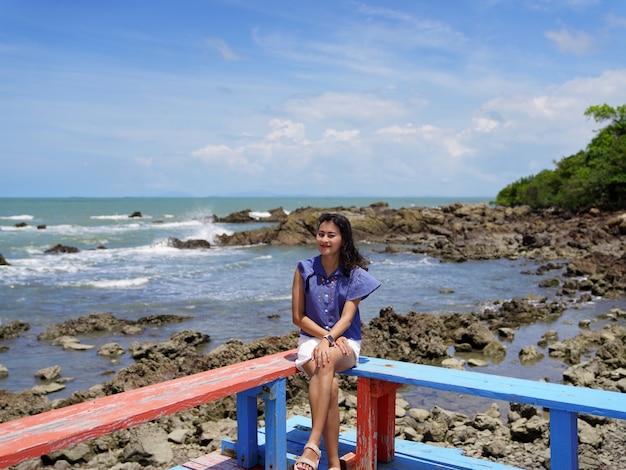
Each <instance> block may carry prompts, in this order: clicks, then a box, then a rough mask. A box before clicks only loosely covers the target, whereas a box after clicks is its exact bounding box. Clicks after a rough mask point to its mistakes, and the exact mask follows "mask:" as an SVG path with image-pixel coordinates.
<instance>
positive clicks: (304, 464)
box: [293, 443, 322, 470]
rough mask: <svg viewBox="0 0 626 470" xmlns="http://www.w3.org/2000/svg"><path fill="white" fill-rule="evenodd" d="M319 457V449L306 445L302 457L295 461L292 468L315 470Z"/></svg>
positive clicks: (295, 469)
mask: <svg viewBox="0 0 626 470" xmlns="http://www.w3.org/2000/svg"><path fill="white" fill-rule="evenodd" d="M321 457H322V453H321V451H320V448H319V447H318V446H317V445H315V444H312V443H308V444H307V445H305V446H304V450H303V451H302V455H301V456H300V458H299V459H298V460H296V464H295V465H294V466H293V468H294V470H317V467H318V465H319V463H320V458H321Z"/></svg>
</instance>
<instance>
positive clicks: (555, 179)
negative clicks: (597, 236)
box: [495, 104, 626, 211]
mask: <svg viewBox="0 0 626 470" xmlns="http://www.w3.org/2000/svg"><path fill="white" fill-rule="evenodd" d="M585 116H588V117H592V118H593V119H594V120H595V121H596V122H603V121H609V124H608V125H607V126H606V127H604V128H602V129H599V130H598V131H596V135H595V137H594V138H593V139H592V140H591V142H589V144H587V148H586V149H585V150H581V151H579V152H578V153H576V154H574V155H571V156H569V157H564V158H563V159H562V160H560V161H559V162H556V161H555V162H554V163H555V165H556V168H555V169H554V170H543V171H541V172H540V173H537V174H536V175H532V176H526V177H523V178H520V179H519V180H517V181H515V182H514V183H511V184H509V185H508V186H506V187H505V188H504V189H502V190H501V191H500V192H499V193H498V196H497V197H496V201H495V202H496V204H500V205H503V206H519V205H528V206H530V207H533V208H548V207H561V208H565V209H570V210H575V211H578V210H584V209H587V208H589V207H598V208H601V209H610V210H614V209H626V105H622V106H617V107H616V108H613V107H611V106H609V105H608V104H603V105H598V106H590V107H589V108H587V110H586V111H585Z"/></svg>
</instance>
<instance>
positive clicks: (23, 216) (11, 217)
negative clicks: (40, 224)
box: [0, 214, 35, 220]
mask: <svg viewBox="0 0 626 470" xmlns="http://www.w3.org/2000/svg"><path fill="white" fill-rule="evenodd" d="M34 218H35V217H33V216H32V215H28V214H21V215H8V216H0V219H2V220H33V219H34Z"/></svg>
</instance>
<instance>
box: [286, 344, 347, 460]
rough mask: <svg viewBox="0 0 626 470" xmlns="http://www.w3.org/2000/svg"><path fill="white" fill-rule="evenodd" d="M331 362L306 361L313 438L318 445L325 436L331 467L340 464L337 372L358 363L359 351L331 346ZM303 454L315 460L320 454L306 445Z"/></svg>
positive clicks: (312, 441)
mask: <svg viewBox="0 0 626 470" xmlns="http://www.w3.org/2000/svg"><path fill="white" fill-rule="evenodd" d="M330 351H331V355H330V362H329V363H328V364H326V365H325V366H324V367H315V362H314V361H309V362H307V363H306V364H304V366H303V368H304V371H305V372H306V373H307V374H308V375H309V378H310V379H309V405H310V407H311V421H312V428H311V435H310V436H309V442H310V443H313V444H315V445H317V446H319V445H320V443H321V441H322V435H323V436H324V444H325V447H326V454H327V456H328V459H329V467H333V466H339V465H338V464H339V456H338V445H339V406H338V395H339V385H338V381H337V378H336V377H335V373H337V372H341V371H344V370H347V369H349V368H350V367H352V366H353V365H354V364H355V357H356V356H355V355H354V354H351V355H349V356H346V355H344V354H343V353H342V352H341V351H340V350H339V348H331V349H330ZM302 455H303V457H306V458H308V459H311V460H315V459H316V458H317V456H316V455H315V454H314V452H313V451H312V450H310V449H305V451H304V452H303V454H302ZM296 468H297V470H310V469H309V466H308V465H299V466H298V467H296Z"/></svg>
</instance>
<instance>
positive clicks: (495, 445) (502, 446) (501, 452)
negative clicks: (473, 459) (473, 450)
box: [483, 439, 510, 458]
mask: <svg viewBox="0 0 626 470" xmlns="http://www.w3.org/2000/svg"><path fill="white" fill-rule="evenodd" d="M483 453H484V455H486V456H487V457H495V458H500V457H504V456H505V455H508V454H509V453H510V451H509V448H508V446H507V444H506V441H504V440H503V439H495V440H493V441H491V442H489V443H488V444H487V445H485V446H483Z"/></svg>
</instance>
